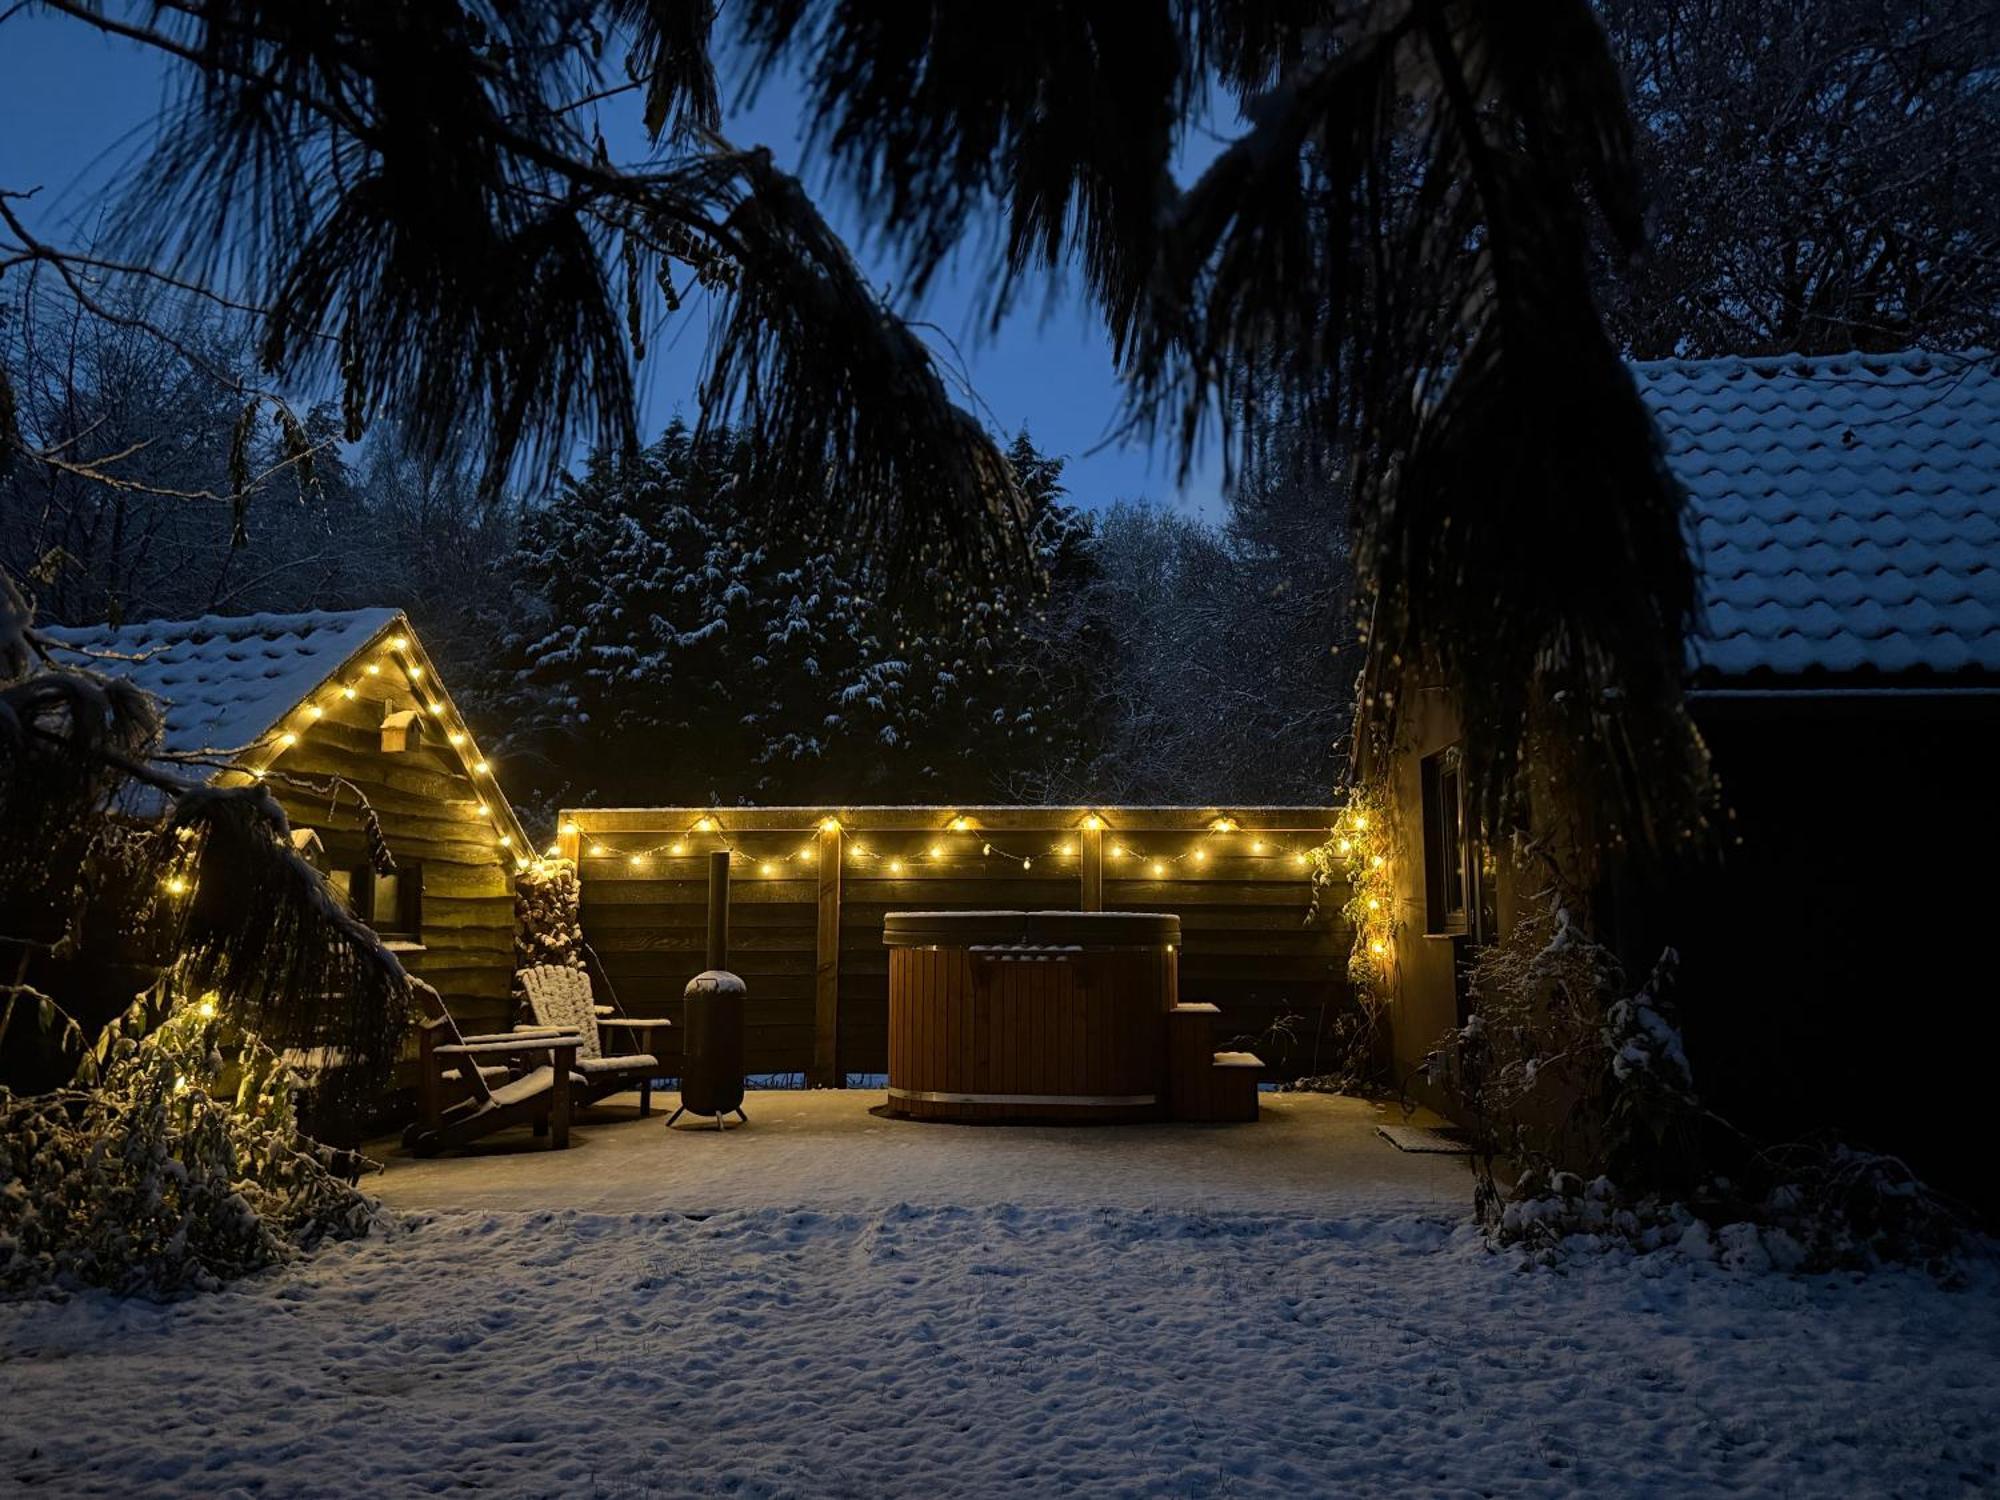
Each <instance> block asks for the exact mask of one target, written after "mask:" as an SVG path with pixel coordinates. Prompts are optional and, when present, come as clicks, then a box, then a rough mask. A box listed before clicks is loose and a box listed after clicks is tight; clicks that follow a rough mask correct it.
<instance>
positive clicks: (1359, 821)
mask: <svg viewBox="0 0 2000 1500" xmlns="http://www.w3.org/2000/svg"><path fill="white" fill-rule="evenodd" d="M1354 827H1355V831H1356V832H1359V833H1366V832H1367V831H1368V814H1367V813H1356V814H1355V815H1354Z"/></svg>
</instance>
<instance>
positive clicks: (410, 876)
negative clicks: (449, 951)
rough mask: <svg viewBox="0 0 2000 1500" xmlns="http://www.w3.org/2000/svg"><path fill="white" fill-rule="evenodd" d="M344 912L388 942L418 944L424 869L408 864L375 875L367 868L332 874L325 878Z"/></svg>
mask: <svg viewBox="0 0 2000 1500" xmlns="http://www.w3.org/2000/svg"><path fill="white" fill-rule="evenodd" d="M328 879H329V881H330V882H331V883H332V885H333V889H334V893H335V894H336V895H339V896H341V897H343V898H345V900H346V902H347V909H348V910H349V911H351V912H353V913H354V915H355V916H357V917H359V918H360V919H361V920H362V921H364V922H366V923H367V924H368V925H369V926H370V927H373V928H374V929H375V933H376V936H378V937H381V938H383V939H385V940H388V941H394V942H404V943H420V942H422V941H423V935H424V867H423V866H422V865H420V864H416V863H414V862H412V861H409V860H404V861H402V862H401V863H399V864H398V865H397V866H396V869H395V872H394V873H393V874H389V875H379V874H377V873H376V872H375V869H374V867H373V866H371V865H365V864H364V865H357V866H354V867H353V868H351V869H346V870H335V871H334V872H333V873H332V874H331V875H330V876H329V877H328Z"/></svg>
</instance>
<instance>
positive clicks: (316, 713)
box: [306, 703, 326, 723]
mask: <svg viewBox="0 0 2000 1500" xmlns="http://www.w3.org/2000/svg"><path fill="white" fill-rule="evenodd" d="M306 717H307V718H308V719H311V720H312V721H313V722H314V723H318V722H319V721H320V720H321V719H324V718H325V717H326V710H325V709H323V708H321V707H320V706H319V705H318V704H317V703H313V704H309V705H308V706H307V708H306Z"/></svg>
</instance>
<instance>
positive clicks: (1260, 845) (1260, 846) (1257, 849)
mask: <svg viewBox="0 0 2000 1500" xmlns="http://www.w3.org/2000/svg"><path fill="white" fill-rule="evenodd" d="M1250 852H1251V853H1252V854H1262V853H1263V852H1264V841H1263V840H1262V839H1258V840H1257V841H1256V842H1255V843H1253V844H1251V846H1250Z"/></svg>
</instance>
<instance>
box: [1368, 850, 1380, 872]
mask: <svg viewBox="0 0 2000 1500" xmlns="http://www.w3.org/2000/svg"><path fill="white" fill-rule="evenodd" d="M1368 868H1369V869H1371V870H1379V869H1381V868H1382V856H1381V855H1379V854H1378V855H1376V856H1375V857H1374V858H1372V859H1370V860H1369V861H1368Z"/></svg>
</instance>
